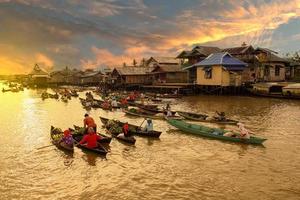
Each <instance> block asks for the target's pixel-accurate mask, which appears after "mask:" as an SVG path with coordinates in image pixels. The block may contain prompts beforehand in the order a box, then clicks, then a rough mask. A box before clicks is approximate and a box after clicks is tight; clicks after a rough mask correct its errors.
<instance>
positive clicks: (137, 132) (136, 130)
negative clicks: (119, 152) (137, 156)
mask: <svg viewBox="0 0 300 200" xmlns="http://www.w3.org/2000/svg"><path fill="white" fill-rule="evenodd" d="M100 120H101V122H102V123H103V124H104V125H106V124H107V122H108V121H109V120H110V119H107V118H104V117H100ZM113 121H114V122H116V123H118V124H119V126H121V127H123V125H124V124H125V123H124V122H120V121H117V120H113ZM128 125H129V133H131V134H134V135H140V136H147V137H156V138H158V137H159V136H160V134H161V132H160V131H154V130H153V131H143V130H141V127H139V126H136V125H133V124H128Z"/></svg>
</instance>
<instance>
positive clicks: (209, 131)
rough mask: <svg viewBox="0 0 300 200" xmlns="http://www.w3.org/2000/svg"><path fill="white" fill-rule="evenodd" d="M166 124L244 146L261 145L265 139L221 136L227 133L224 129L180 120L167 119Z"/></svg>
mask: <svg viewBox="0 0 300 200" xmlns="http://www.w3.org/2000/svg"><path fill="white" fill-rule="evenodd" d="M167 122H168V123H169V124H171V125H172V126H174V127H176V128H178V129H180V130H181V131H183V132H186V133H191V134H195V135H199V136H203V137H208V138H212V139H218V140H224V141H230V142H240V143H246V144H262V143H263V142H264V141H266V140H267V139H264V138H259V137H254V136H251V137H250V139H245V138H240V137H228V136H223V134H224V133H226V132H228V131H226V130H224V129H219V128H210V127H207V126H203V125H198V124H191V123H187V122H184V121H182V120H174V119H168V120H167ZM235 134H236V135H240V134H239V133H235Z"/></svg>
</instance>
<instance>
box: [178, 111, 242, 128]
mask: <svg viewBox="0 0 300 200" xmlns="http://www.w3.org/2000/svg"><path fill="white" fill-rule="evenodd" d="M177 113H178V114H179V115H180V116H182V117H184V118H185V119H188V120H193V121H198V122H208V123H215V124H232V125H235V124H237V123H238V121H236V120H232V119H225V120H223V121H220V120H216V119H208V118H207V117H208V116H207V115H205V114H197V113H190V112H181V111H177Z"/></svg>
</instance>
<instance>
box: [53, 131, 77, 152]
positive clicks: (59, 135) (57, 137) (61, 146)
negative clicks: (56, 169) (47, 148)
mask: <svg viewBox="0 0 300 200" xmlns="http://www.w3.org/2000/svg"><path fill="white" fill-rule="evenodd" d="M57 130H58V129H56V128H54V127H53V126H51V129H50V137H51V139H52V141H51V142H52V144H54V145H55V146H56V147H57V148H58V149H61V150H64V151H68V152H74V145H71V146H70V145H67V144H66V143H64V142H60V139H61V138H62V137H63V133H62V132H61V131H57Z"/></svg>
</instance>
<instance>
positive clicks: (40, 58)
mask: <svg viewBox="0 0 300 200" xmlns="http://www.w3.org/2000/svg"><path fill="white" fill-rule="evenodd" d="M35 59H36V62H37V63H38V64H39V65H43V66H44V67H47V68H52V67H53V61H52V60H51V59H50V58H48V57H47V56H46V55H44V54H42V53H37V54H36V55H35Z"/></svg>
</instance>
